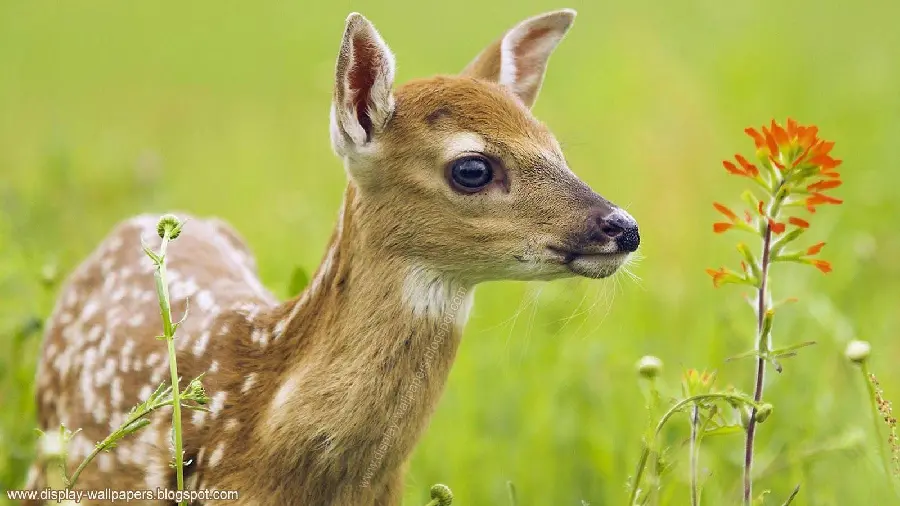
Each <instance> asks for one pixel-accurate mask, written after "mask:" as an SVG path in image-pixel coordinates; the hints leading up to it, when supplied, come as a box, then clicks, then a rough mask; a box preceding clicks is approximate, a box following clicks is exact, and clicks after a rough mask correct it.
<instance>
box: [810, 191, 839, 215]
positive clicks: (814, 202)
mask: <svg viewBox="0 0 900 506" xmlns="http://www.w3.org/2000/svg"><path fill="white" fill-rule="evenodd" d="M843 203H844V201H843V200H841V199H838V198H834V197H831V196H829V195H825V194H824V193H819V192H813V193H812V194H811V195H810V196H809V197H807V198H806V209H807V210H809V212H811V213H814V212H816V206H818V205H822V204H834V205H838V204H843Z"/></svg>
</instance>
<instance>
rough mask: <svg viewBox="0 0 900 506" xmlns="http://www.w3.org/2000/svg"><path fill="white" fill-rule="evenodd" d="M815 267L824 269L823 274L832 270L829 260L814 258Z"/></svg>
mask: <svg viewBox="0 0 900 506" xmlns="http://www.w3.org/2000/svg"><path fill="white" fill-rule="evenodd" d="M812 265H813V267H815V268H816V269H819V270H820V271H822V274H828V273H829V272H831V262H827V261H825V260H813V263H812Z"/></svg>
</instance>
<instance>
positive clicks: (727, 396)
mask: <svg viewBox="0 0 900 506" xmlns="http://www.w3.org/2000/svg"><path fill="white" fill-rule="evenodd" d="M711 399H721V400H727V401H731V402H736V403H740V404H746V405H749V406H751V407H752V408H753V409H754V410H755V409H756V407H757V406H758V403H756V402H754V401H752V400H750V399H749V398H748V397H746V396H744V395H739V394H734V393H729V392H717V393H710V394H700V395H693V396H691V397H688V398H686V399H682V400H680V401H678V402H677V403H675V405H673V406H672V407H671V408H669V410H668V411H666V413H665V414H664V415H663V416H662V418H660V419H659V422H657V424H656V428H655V429H654V430H653V433H652V437H648V438H646V439H645V441H644V447H643V448H642V449H641V456H640V458H639V459H638V465H637V468H636V469H635V472H634V480H633V481H632V484H631V493H630V494H629V496H628V497H629V499H628V506H633V505H634V504H635V500H636V499H637V495H638V490H639V489H640V484H641V478H643V476H644V470H645V469H646V468H647V460H648V459H649V458H650V452H651V451H652V450H653V446H655V441H656V438H658V437H659V433H660V432H662V429H663V427H664V426H665V425H666V422H668V421H669V419H670V418H672V416H674V415H675V413H678V412H679V411H681V410H682V409H684V408H685V407H686V406H689V405H690V404H696V403H698V402H700V401H706V400H711Z"/></svg>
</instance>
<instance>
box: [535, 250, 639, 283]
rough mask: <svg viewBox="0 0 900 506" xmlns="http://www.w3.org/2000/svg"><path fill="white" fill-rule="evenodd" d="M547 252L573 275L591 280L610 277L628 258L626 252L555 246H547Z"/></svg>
mask: <svg viewBox="0 0 900 506" xmlns="http://www.w3.org/2000/svg"><path fill="white" fill-rule="evenodd" d="M547 250H548V251H549V252H550V253H551V254H553V257H554V260H555V261H556V262H557V263H559V264H562V265H564V266H565V267H566V268H568V269H569V271H571V272H572V273H573V274H576V275H578V276H583V277H586V278H593V279H601V278H606V277H609V276H612V275H613V274H615V272H616V271H617V270H618V269H619V267H621V266H622V264H624V263H625V261H626V260H628V257H629V256H630V253H626V252H614V251H610V252H605V251H577V250H569V249H565V248H560V247H556V246H547Z"/></svg>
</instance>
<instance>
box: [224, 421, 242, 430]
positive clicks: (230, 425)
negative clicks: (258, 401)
mask: <svg viewBox="0 0 900 506" xmlns="http://www.w3.org/2000/svg"><path fill="white" fill-rule="evenodd" d="M238 425H239V423H238V421H237V419H236V418H229V419H228V420H227V421H226V422H225V430H226V431H228V432H231V431H233V430H235V429H237V428H238Z"/></svg>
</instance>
